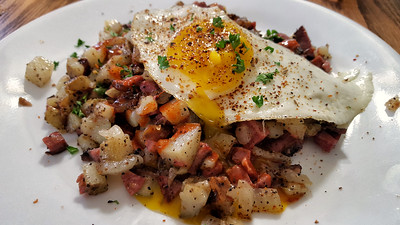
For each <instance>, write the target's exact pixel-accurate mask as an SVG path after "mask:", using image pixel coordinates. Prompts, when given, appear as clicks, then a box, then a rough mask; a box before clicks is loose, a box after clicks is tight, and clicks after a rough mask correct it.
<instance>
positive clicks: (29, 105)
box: [18, 97, 32, 107]
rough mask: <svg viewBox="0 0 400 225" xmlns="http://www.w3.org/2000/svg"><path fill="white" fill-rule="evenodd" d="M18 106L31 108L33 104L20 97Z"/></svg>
mask: <svg viewBox="0 0 400 225" xmlns="http://www.w3.org/2000/svg"><path fill="white" fill-rule="evenodd" d="M18 105H19V106H25V107H31V106H32V103H31V102H30V101H28V100H26V99H25V98H23V97H19V98H18Z"/></svg>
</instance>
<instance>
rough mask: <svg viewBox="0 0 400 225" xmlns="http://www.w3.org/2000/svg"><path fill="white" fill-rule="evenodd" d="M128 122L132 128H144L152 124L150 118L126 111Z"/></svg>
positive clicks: (132, 111) (133, 111)
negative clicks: (149, 123)
mask: <svg viewBox="0 0 400 225" xmlns="http://www.w3.org/2000/svg"><path fill="white" fill-rule="evenodd" d="M125 118H126V121H127V122H128V123H129V124H130V125H131V126H132V127H137V126H141V127H144V126H145V125H146V124H147V123H148V122H150V117H149V116H147V115H144V116H141V115H139V114H138V113H137V111H136V110H131V109H128V110H126V111H125Z"/></svg>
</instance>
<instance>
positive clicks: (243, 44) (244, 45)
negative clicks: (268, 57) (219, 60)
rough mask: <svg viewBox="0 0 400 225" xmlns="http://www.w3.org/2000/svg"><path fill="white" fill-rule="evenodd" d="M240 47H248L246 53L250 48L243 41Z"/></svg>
mask: <svg viewBox="0 0 400 225" xmlns="http://www.w3.org/2000/svg"><path fill="white" fill-rule="evenodd" d="M240 48H241V49H242V48H244V49H246V51H245V52H244V53H246V52H247V51H249V48H248V47H247V46H246V44H245V43H244V42H242V45H241V46H240Z"/></svg>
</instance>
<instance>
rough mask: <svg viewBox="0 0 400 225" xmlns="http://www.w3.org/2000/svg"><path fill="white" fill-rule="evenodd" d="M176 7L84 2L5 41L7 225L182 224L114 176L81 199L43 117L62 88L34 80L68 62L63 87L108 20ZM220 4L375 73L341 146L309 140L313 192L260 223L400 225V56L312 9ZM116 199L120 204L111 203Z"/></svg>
mask: <svg viewBox="0 0 400 225" xmlns="http://www.w3.org/2000/svg"><path fill="white" fill-rule="evenodd" d="M175 2H176V0H171V1H157V0H149V1H147V0H142V1H130V0H121V1H118V2H116V1H109V0H90V1H83V2H79V3H76V4H72V5H69V6H67V7H64V8H62V9H59V10H56V11H54V12H52V13H50V14H48V15H46V16H44V17H41V18H39V19H37V20H35V21H33V22H31V23H29V24H28V25H26V26H24V27H22V28H21V29H19V30H18V31H16V32H14V33H13V34H11V35H9V36H8V37H6V38H5V39H3V40H2V41H1V42H0V69H1V70H0V71H1V72H0V73H1V77H0V94H1V95H0V105H1V106H0V124H1V126H2V128H1V130H0V137H1V141H2V145H1V155H0V165H1V173H0V180H1V184H0V203H1V204H0V218H1V224H96V225H99V224H111V223H114V224H175V223H177V221H176V220H174V219H171V218H169V217H167V216H165V215H162V214H159V213H154V212H152V211H150V210H148V209H146V208H144V207H143V206H141V205H140V204H139V203H137V201H136V200H135V199H134V198H133V197H130V196H129V195H128V194H127V192H126V191H125V190H124V187H123V185H122V183H121V180H120V179H119V178H114V179H112V182H111V184H110V189H109V191H108V192H106V193H104V194H101V195H98V196H95V197H88V196H81V195H79V193H78V186H77V184H76V183H75V179H76V178H77V176H78V175H79V174H80V164H81V162H80V157H79V155H73V156H71V155H70V154H68V153H63V154H60V155H57V156H47V155H45V154H44V152H45V151H46V147H45V145H44V144H43V143H42V141H41V139H42V138H43V137H44V136H47V135H48V134H49V133H50V132H52V131H54V129H53V128H52V127H50V126H49V125H48V124H46V123H45V122H44V120H43V117H44V110H45V102H46V101H45V99H46V97H48V96H50V95H51V94H53V93H55V88H54V87H51V85H48V86H46V87H44V88H42V89H40V88H37V87H36V86H34V85H32V84H31V83H29V82H26V81H25V80H24V71H25V64H26V63H27V62H29V61H30V60H31V59H33V58H34V57H35V56H37V55H42V56H44V57H46V58H48V59H50V60H56V61H60V66H59V69H58V70H57V71H55V73H54V74H53V78H52V82H51V83H55V82H56V81H57V80H58V78H59V77H60V76H61V75H63V74H64V73H65V62H66V57H67V56H69V55H70V54H71V53H72V52H74V51H78V53H81V52H82V49H76V48H75V47H74V45H75V44H76V42H77V40H78V38H81V39H82V40H84V41H86V43H87V44H94V43H96V40H97V33H98V31H100V30H101V29H102V27H103V23H104V20H106V19H114V18H115V19H118V20H119V21H121V22H128V21H129V20H130V19H131V18H132V15H133V13H134V12H135V11H138V10H142V9H145V8H155V7H157V8H167V7H170V6H171V5H173V4H174V3H175ZM187 2H191V1H187ZM210 2H212V1H210ZM220 3H221V4H223V5H225V6H226V7H227V9H228V11H229V12H233V13H237V14H239V15H242V16H247V17H248V18H249V19H250V20H255V21H257V27H258V29H260V30H263V31H265V30H266V29H267V28H270V29H277V30H279V31H281V32H284V33H287V34H291V33H293V32H294V31H295V30H296V28H298V27H299V26H300V25H304V26H305V27H306V28H307V30H308V33H309V35H310V37H311V40H312V42H313V44H314V45H316V46H321V45H324V44H326V43H329V45H330V52H331V53H332V56H333V60H332V65H333V67H334V72H338V71H349V70H351V69H354V68H358V69H360V70H361V71H362V72H366V71H370V72H372V73H373V76H374V85H375V94H374V96H373V99H372V101H371V103H370V105H369V106H368V108H367V109H366V111H365V112H363V113H362V114H361V115H359V116H357V117H356V118H355V120H354V121H353V123H352V124H351V126H350V128H349V130H348V133H347V135H346V137H345V138H342V140H341V141H340V142H339V144H338V146H337V147H336V149H334V150H333V152H332V153H330V154H326V153H322V152H321V151H320V150H318V149H317V148H315V146H314V144H312V143H307V144H306V145H305V146H304V149H303V153H302V154H300V155H299V156H297V158H296V159H295V161H296V162H297V161H302V165H303V171H304V173H305V174H307V175H308V176H309V177H310V178H311V180H312V181H313V183H314V184H313V186H312V188H311V194H309V195H308V196H306V197H305V198H303V199H301V200H300V201H298V202H297V203H294V204H292V205H290V206H289V207H288V208H287V209H286V211H285V212H283V213H282V214H280V215H268V214H257V215H255V216H254V220H253V223H254V224H266V223H268V224H314V221H315V220H318V221H319V222H320V224H324V225H327V224H389V225H390V224H400V209H399V208H400V196H399V195H400V151H399V144H400V129H399V122H400V118H399V112H397V113H390V112H388V111H386V108H385V106H384V103H385V102H386V101H387V100H388V99H389V98H390V97H393V96H394V95H396V94H399V88H400V66H399V62H400V57H399V55H398V54H397V53H396V52H395V51H394V50H393V49H391V48H390V47H389V46H388V45H387V44H386V43H384V42H383V41H382V40H380V39H379V38H378V37H376V36H375V35H374V34H372V33H371V32H369V31H368V30H366V29H364V28H362V27H361V26H359V25H357V24H356V23H354V22H352V21H350V20H348V19H346V18H344V17H342V16H340V15H338V14H336V13H333V12H331V11H329V10H326V9H324V8H322V7H319V6H317V5H314V4H311V3H309V2H305V1H289V0H285V1H283V0H281V1H273V0H269V1H263V0H258V1H256V0H254V1H246V2H245V3H244V2H243V1H235V2H233V1H229V0H223V1H220ZM357 55H359V56H358V57H357ZM353 59H356V61H354V60H353ZM18 97H25V98H27V99H28V100H30V101H31V102H32V103H33V107H30V108H28V107H18ZM39 117H40V118H39ZM74 138H75V136H73V135H71V136H68V138H67V141H68V142H69V143H70V144H71V145H75V144H76V143H75V142H74ZM339 187H342V189H341V190H339ZM36 199H38V202H37V203H36V204H34V203H33V202H34V201H35V200H36ZM108 200H118V201H119V202H120V204H119V205H116V204H108V203H107V201H108ZM163 220H165V222H164V221H163Z"/></svg>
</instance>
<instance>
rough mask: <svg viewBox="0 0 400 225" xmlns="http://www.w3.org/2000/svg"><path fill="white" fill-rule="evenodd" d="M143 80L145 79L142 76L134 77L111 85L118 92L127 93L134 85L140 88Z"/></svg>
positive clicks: (115, 81)
mask: <svg viewBox="0 0 400 225" xmlns="http://www.w3.org/2000/svg"><path fill="white" fill-rule="evenodd" d="M143 80H144V79H143V77H142V76H140V75H134V76H132V77H128V78H125V79H123V80H113V82H112V84H111V85H112V86H113V87H114V88H115V89H117V90H118V91H127V90H128V89H130V88H132V86H133V85H135V86H140V83H141V82H142V81H143Z"/></svg>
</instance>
